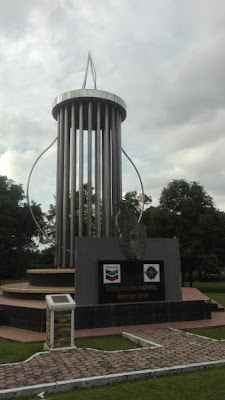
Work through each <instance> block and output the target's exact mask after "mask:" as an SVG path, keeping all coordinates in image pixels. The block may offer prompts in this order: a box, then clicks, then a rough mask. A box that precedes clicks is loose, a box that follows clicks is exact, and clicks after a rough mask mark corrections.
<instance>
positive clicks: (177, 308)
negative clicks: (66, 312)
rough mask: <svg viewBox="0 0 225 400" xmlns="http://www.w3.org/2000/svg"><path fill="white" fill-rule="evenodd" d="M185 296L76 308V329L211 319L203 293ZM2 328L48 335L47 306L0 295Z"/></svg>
mask: <svg viewBox="0 0 225 400" xmlns="http://www.w3.org/2000/svg"><path fill="white" fill-rule="evenodd" d="M191 297H192V296H191V289H189V291H187V290H185V291H184V293H183V301H171V302H148V303H126V304H106V305H94V306H93V305H91V306H88V305H87V306H77V308H76V310H75V329H96V328H106V327H108V328H110V327H119V326H128V325H143V324H156V323H169V322H179V321H196V320H206V319H211V311H212V309H211V307H212V306H211V302H210V301H209V299H208V298H206V297H205V296H204V295H203V294H202V293H201V292H199V291H196V290H195V289H194V293H193V297H194V298H195V299H194V300H191ZM0 309H1V318H2V324H3V325H6V326H12V327H15V328H20V329H27V330H31V331H36V332H45V318H46V302H45V301H43V300H26V299H15V298H9V297H5V296H2V295H0Z"/></svg>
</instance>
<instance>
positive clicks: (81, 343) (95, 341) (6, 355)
mask: <svg viewBox="0 0 225 400" xmlns="http://www.w3.org/2000/svg"><path fill="white" fill-rule="evenodd" d="M75 345H76V346H77V347H79V348H84V347H91V348H93V349H98V350H106V351H113V350H128V349H134V348H138V347H139V346H138V345H137V344H135V343H133V342H131V341H130V340H128V339H125V338H123V337H122V336H119V335H118V336H115V335H114V336H101V337H93V338H84V339H76V340H75ZM39 351H44V350H43V343H18V342H12V341H9V340H4V339H0V364H5V363H12V362H18V361H24V360H26V359H27V358H28V357H30V356H32V355H33V354H35V353H37V352H39Z"/></svg>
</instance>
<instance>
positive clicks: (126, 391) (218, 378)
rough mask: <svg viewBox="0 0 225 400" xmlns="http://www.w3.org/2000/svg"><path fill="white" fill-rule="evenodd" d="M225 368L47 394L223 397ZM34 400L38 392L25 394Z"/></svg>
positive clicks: (79, 398)
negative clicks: (33, 394)
mask: <svg viewBox="0 0 225 400" xmlns="http://www.w3.org/2000/svg"><path fill="white" fill-rule="evenodd" d="M224 376H225V368H220V369H212V370H206V371H199V372H192V373H188V374H182V375H174V376H166V377H158V378H149V379H145V380H139V381H133V382H124V383H120V384H113V385H108V386H101V387H93V388H89V389H79V390H74V391H70V392H64V393H57V394H52V395H48V394H46V396H45V399H46V400H47V399H49V400H74V399H76V400H137V399H138V400H196V399H197V400H217V399H218V400H223V399H225V384H224ZM26 399H27V400H35V399H37V396H32V397H26Z"/></svg>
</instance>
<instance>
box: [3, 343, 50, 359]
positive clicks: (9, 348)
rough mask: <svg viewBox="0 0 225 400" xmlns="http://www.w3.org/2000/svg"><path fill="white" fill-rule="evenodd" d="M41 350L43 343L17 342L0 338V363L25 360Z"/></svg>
mask: <svg viewBox="0 0 225 400" xmlns="http://www.w3.org/2000/svg"><path fill="white" fill-rule="evenodd" d="M39 351H43V343H18V342H11V341H9V340H4V339H0V364H6V363H12V362H17V361H23V360H26V359H27V358H28V357H30V356H32V354H34V353H37V352H39Z"/></svg>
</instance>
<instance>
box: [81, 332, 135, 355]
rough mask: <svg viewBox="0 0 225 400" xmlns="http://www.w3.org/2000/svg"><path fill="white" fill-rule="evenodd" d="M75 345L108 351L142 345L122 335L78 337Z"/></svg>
mask: <svg viewBox="0 0 225 400" xmlns="http://www.w3.org/2000/svg"><path fill="white" fill-rule="evenodd" d="M75 345H76V346H77V347H91V348H93V349H98V350H106V351H113V350H128V349H137V348H138V347H140V346H138V345H137V344H135V343H133V342H131V341H130V340H128V339H125V338H124V337H123V336H121V335H112V336H101V337H92V338H84V339H76V340H75Z"/></svg>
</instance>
